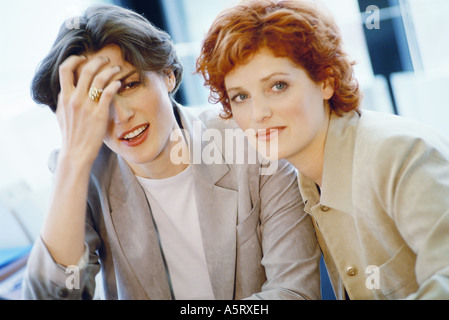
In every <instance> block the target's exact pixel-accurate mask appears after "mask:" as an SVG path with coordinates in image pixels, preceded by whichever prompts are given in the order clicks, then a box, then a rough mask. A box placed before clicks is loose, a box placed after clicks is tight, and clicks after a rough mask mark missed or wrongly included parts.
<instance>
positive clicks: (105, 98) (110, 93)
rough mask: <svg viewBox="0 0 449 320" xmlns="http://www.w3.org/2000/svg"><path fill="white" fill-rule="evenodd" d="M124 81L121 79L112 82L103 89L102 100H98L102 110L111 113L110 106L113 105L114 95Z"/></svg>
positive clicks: (99, 107)
mask: <svg viewBox="0 0 449 320" xmlns="http://www.w3.org/2000/svg"><path fill="white" fill-rule="evenodd" d="M121 87H122V83H121V81H120V80H117V81H112V82H110V83H109V84H108V85H107V86H106V87H105V88H104V90H103V93H102V94H101V97H100V100H99V101H98V109H99V110H100V112H104V113H105V114H106V115H108V114H109V106H110V105H111V102H112V99H113V98H114V95H115V94H116V93H117V92H118V91H119V90H120V88H121Z"/></svg>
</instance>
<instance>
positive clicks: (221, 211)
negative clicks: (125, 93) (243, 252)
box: [178, 108, 238, 300]
mask: <svg viewBox="0 0 449 320" xmlns="http://www.w3.org/2000/svg"><path fill="white" fill-rule="evenodd" d="M178 112H179V114H180V116H181V121H182V124H183V127H184V129H185V130H186V131H187V132H188V133H189V135H190V137H189V138H190V141H189V147H190V154H191V155H192V154H194V153H195V152H197V153H198V150H200V151H201V152H202V151H203V150H205V147H208V148H209V149H208V150H210V149H214V150H215V151H219V150H220V155H219V156H220V157H221V163H218V164H216V163H212V164H206V163H204V161H203V160H204V159H201V161H200V163H195V162H194V163H193V164H192V172H193V176H194V180H195V197H196V204H197V209H198V219H199V222H200V229H201V234H202V239H203V246H204V252H205V256H206V262H207V265H208V269H209V275H210V280H211V283H212V289H213V291H214V295H215V299H218V300H229V299H233V298H234V284H235V267H236V243H237V239H236V225H237V212H238V207H237V205H238V192H237V186H236V184H235V179H231V178H230V176H229V172H230V169H229V166H228V165H227V164H226V163H225V160H224V158H223V156H222V152H221V150H222V146H218V145H217V144H215V142H213V141H202V137H203V133H204V130H206V129H207V128H206V127H205V125H204V124H203V123H202V122H201V121H200V120H199V119H198V118H196V117H194V116H192V115H190V114H187V113H185V112H183V110H182V109H181V108H178ZM192 124H194V127H192ZM199 145H200V146H201V148H200V149H197V150H194V148H197V147H198V146H199ZM197 160H198V159H197Z"/></svg>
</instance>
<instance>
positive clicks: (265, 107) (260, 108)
mask: <svg viewBox="0 0 449 320" xmlns="http://www.w3.org/2000/svg"><path fill="white" fill-rule="evenodd" d="M252 110H253V112H252V116H253V120H254V121H255V122H263V121H264V120H266V119H268V118H270V117H271V116H272V110H271V107H270V104H269V103H268V101H266V100H265V99H253V106H252Z"/></svg>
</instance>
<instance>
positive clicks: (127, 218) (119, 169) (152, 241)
mask: <svg viewBox="0 0 449 320" xmlns="http://www.w3.org/2000/svg"><path fill="white" fill-rule="evenodd" d="M117 158H118V165H117V166H116V167H115V168H114V170H113V173H112V179H111V185H110V190H109V193H110V206H111V219H112V223H113V227H114V229H115V232H116V235H117V239H118V242H119V244H120V247H121V251H122V254H123V256H124V257H125V258H126V260H127V262H128V264H129V266H130V268H131V269H132V270H133V271H134V273H135V275H136V277H137V279H138V280H139V282H140V284H141V285H142V287H143V289H144V290H145V292H146V293H147V295H148V297H149V298H150V299H171V294H170V288H169V285H168V280H167V277H166V271H165V267H164V263H163V258H162V254H161V250H160V246H159V241H158V235H157V231H156V229H155V226H154V223H153V219H152V215H151V211H150V207H149V205H148V202H147V199H146V196H145V193H144V191H143V189H142V188H141V186H140V184H139V182H138V181H137V179H136V177H135V176H134V174H133V172H132V171H131V169H130V168H129V166H128V165H127V164H126V162H125V161H124V160H123V159H122V158H121V157H119V156H118V157H117Z"/></svg>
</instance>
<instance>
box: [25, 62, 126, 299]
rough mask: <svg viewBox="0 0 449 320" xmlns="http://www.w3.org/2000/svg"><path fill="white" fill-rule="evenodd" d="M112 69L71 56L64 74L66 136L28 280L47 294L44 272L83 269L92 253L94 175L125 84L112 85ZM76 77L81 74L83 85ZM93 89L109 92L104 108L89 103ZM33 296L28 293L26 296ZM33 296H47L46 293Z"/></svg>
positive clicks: (61, 117)
mask: <svg viewBox="0 0 449 320" xmlns="http://www.w3.org/2000/svg"><path fill="white" fill-rule="evenodd" d="M107 63H108V60H107V59H105V58H94V59H91V60H90V61H89V62H86V57H81V56H71V57H69V58H68V59H67V60H66V61H65V62H64V63H63V64H61V66H60V68H59V76H60V84H61V92H60V94H59V97H58V107H57V111H56V115H57V118H58V121H59V124H60V127H61V131H62V147H61V150H60V152H59V156H58V164H57V167H56V171H55V175H54V186H53V194H52V197H51V202H50V206H49V210H48V212H47V215H46V217H45V219H44V223H43V228H42V231H41V238H40V239H39V240H38V241H37V243H36V245H35V250H33V253H32V255H31V257H30V263H29V270H28V277H29V278H33V277H36V278H35V279H34V278H33V279H31V280H30V281H28V282H26V283H28V284H29V285H35V286H36V287H37V286H41V287H42V288H46V287H47V286H48V285H49V284H46V283H38V282H39V281H51V280H53V279H52V274H47V275H48V277H49V278H47V277H45V276H44V277H43V276H42V274H43V272H41V271H40V270H38V269H39V268H44V267H45V266H48V264H51V263H50V262H49V261H52V263H54V264H55V265H56V266H59V267H60V269H61V270H63V271H66V267H67V266H73V265H75V266H77V265H78V263H79V261H82V260H83V259H82V257H83V253H85V252H86V251H85V250H86V249H85V240H84V239H85V237H86V232H85V230H86V210H87V191H88V186H89V175H90V170H91V167H92V164H93V162H94V160H95V158H96V157H97V155H98V152H99V150H100V147H101V145H102V143H103V138H104V136H105V134H106V128H107V123H108V116H109V105H110V103H111V100H112V97H113V96H114V94H115V93H116V92H117V91H118V89H119V88H120V82H111V79H112V77H113V76H114V75H115V74H116V73H117V72H118V71H119V70H117V68H112V67H110V66H108V67H106V68H105V66H106V65H107ZM80 69H81V72H79V71H80ZM76 73H78V74H79V79H77V81H76V79H75V78H76ZM75 83H76V86H75ZM91 83H92V84H94V83H95V85H96V86H98V87H100V88H105V89H104V92H103V94H102V96H101V98H100V100H99V101H98V102H95V101H92V100H91V99H90V98H89V97H88V91H89V88H90V86H91ZM50 258H51V259H50ZM84 260H85V259H84ZM53 269H54V267H53ZM59 274H61V273H60V272H59ZM66 277H67V275H66ZM59 280H60V279H59ZM56 282H58V281H56ZM59 282H60V281H59ZM32 291H33V290H32V289H29V288H28V289H27V288H25V292H32ZM31 296H32V297H35V296H45V293H42V294H41V295H31Z"/></svg>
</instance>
